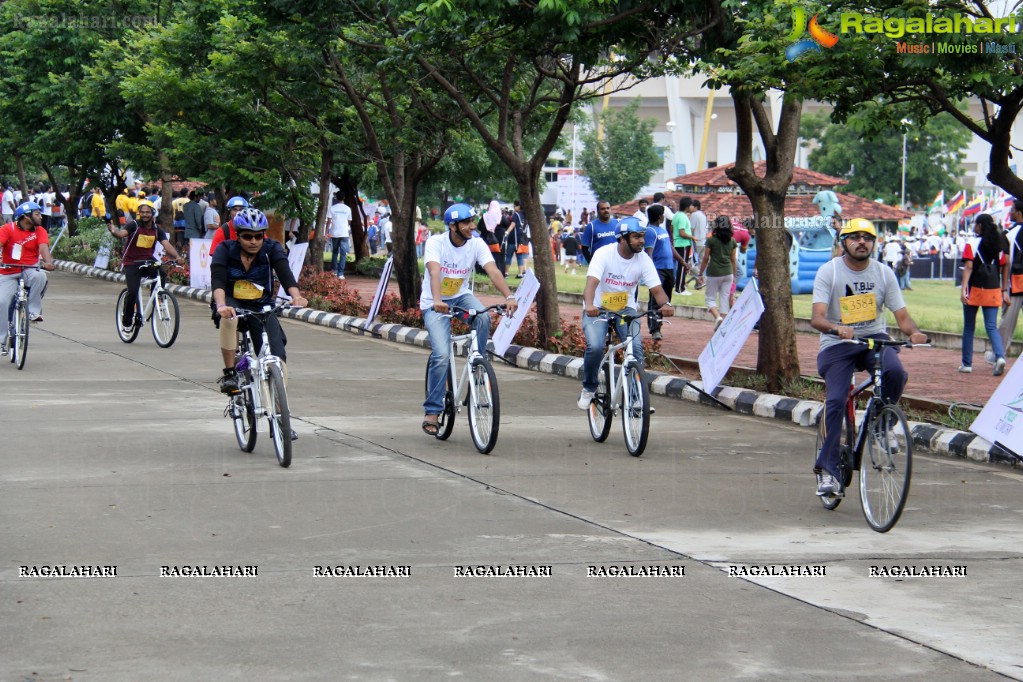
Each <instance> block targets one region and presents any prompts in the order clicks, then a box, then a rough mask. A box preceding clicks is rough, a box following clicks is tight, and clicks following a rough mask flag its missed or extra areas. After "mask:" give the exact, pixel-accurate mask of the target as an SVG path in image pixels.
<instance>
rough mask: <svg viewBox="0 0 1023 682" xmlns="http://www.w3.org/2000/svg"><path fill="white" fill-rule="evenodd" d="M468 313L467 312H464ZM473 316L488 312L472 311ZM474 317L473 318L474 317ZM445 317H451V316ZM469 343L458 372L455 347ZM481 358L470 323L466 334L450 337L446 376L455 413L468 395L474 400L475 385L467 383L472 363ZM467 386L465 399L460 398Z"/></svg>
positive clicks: (474, 331) (474, 328)
mask: <svg viewBox="0 0 1023 682" xmlns="http://www.w3.org/2000/svg"><path fill="white" fill-rule="evenodd" d="M459 310H461V309H459ZM466 312H468V311H466ZM472 312H473V313H475V315H483V314H485V313H486V312H489V311H475V310H474V311H472ZM475 315H474V316H475ZM447 317H452V315H451V314H449V315H447ZM467 339H468V341H469V351H468V354H467V355H466V358H465V364H464V365H462V370H461V372H459V371H458V370H457V369H456V368H455V355H456V353H455V345H456V344H458V343H459V342H461V341H465V340H467ZM482 357H483V353H482V352H480V349H479V336H478V335H477V334H476V327H475V326H473V325H472V324H471V323H470V326H469V333H468V334H459V335H458V336H452V337H451V342H450V343H449V344H448V376H449V377H451V386H452V389H451V393H452V395H453V396H454V399H455V412H461V411H462V407H463V406H464V405H465V404H466V403H468V401H469V393H470V392H471V393H472V397H473V398H474V399H475V398H476V397H477V395H476V385H475V384H474V383H473V382H472V381H469V376H470V373H471V371H472V365H473V363H474V362H475V361H476V360H478V359H479V358H482ZM466 385H468V391H466V394H465V398H462V391H463V389H465V388H466Z"/></svg>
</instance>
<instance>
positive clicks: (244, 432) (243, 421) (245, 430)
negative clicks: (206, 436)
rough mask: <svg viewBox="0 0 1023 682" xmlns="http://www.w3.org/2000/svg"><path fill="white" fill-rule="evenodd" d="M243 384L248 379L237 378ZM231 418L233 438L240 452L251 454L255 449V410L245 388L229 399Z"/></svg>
mask: <svg viewBox="0 0 1023 682" xmlns="http://www.w3.org/2000/svg"><path fill="white" fill-rule="evenodd" d="M239 379H240V380H242V382H243V384H246V385H247V384H248V383H249V380H248V378H242V377H239ZM231 418H232V419H233V420H234V437H235V438H236V439H237V440H238V447H239V448H241V449H242V452H252V449H253V448H255V447H256V408H255V407H254V406H253V404H252V393H250V389H249V388H248V387H247V386H243V387H242V390H241V391H240V392H239V393H237V394H236V395H234V396H232V397H231Z"/></svg>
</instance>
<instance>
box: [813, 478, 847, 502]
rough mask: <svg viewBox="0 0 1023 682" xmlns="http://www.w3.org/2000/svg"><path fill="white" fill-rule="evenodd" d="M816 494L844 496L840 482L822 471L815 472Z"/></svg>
mask: <svg viewBox="0 0 1023 682" xmlns="http://www.w3.org/2000/svg"><path fill="white" fill-rule="evenodd" d="M817 496H818V497H845V491H844V490H842V484H841V483H840V482H839V480H838V479H837V478H835V477H834V476H832V475H831V474H829V473H827V472H824V473H822V474H817Z"/></svg>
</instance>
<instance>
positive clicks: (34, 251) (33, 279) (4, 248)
mask: <svg viewBox="0 0 1023 682" xmlns="http://www.w3.org/2000/svg"><path fill="white" fill-rule="evenodd" d="M42 222H43V210H42V207H40V206H39V204H37V203H35V202H34V201H26V202H24V203H23V204H20V205H19V206H18V207H17V208H15V209H14V221H13V222H10V223H7V224H6V225H3V226H0V262H2V263H3V264H2V265H0V310H2V311H3V316H4V320H6V319H7V313H8V311H9V310H10V309H11V302H12V301H13V300H14V295H15V294H16V293H17V291H18V277H19V276H20V275H21V274H22V269H23V268H22V267H19V266H35V265H37V264H38V263H39V260H40V258H41V259H42V261H43V264H42V268H43V270H53V269H54V265H53V258H52V257H51V256H50V239H49V236H48V235H47V234H46V230H37V229H36V228H37V227H39V226H40V225H42ZM24 274H25V284H26V285H27V286H28V287H29V293H28V318H29V319H30V320H32V321H33V322H42V321H43V295H44V294H45V293H46V273H45V272H42V271H41V270H35V269H32V270H27V269H26V270H24ZM0 349H2V351H3V354H4V355H6V354H7V323H6V321H5V322H4V323H3V324H0Z"/></svg>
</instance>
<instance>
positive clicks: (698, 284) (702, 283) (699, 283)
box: [695, 280, 707, 291]
mask: <svg viewBox="0 0 1023 682" xmlns="http://www.w3.org/2000/svg"><path fill="white" fill-rule="evenodd" d="M695 286H696V290H697V291H699V290H700V289H702V288H703V287H705V286H707V280H696V285H695Z"/></svg>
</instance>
